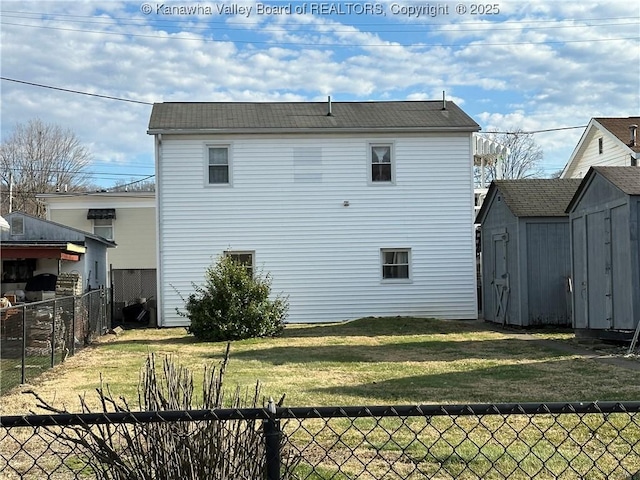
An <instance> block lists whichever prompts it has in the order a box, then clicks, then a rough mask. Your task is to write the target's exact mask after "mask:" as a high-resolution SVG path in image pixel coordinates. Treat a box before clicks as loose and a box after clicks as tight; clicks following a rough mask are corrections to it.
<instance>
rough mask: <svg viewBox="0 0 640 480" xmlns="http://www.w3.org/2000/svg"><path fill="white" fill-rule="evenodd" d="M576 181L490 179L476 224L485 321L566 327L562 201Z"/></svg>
mask: <svg viewBox="0 0 640 480" xmlns="http://www.w3.org/2000/svg"><path fill="white" fill-rule="evenodd" d="M579 185H580V179H515V180H496V181H494V182H492V183H491V186H490V187H489V191H488V193H487V197H486V199H485V201H484V203H483V204H482V208H481V209H480V212H479V213H478V217H477V219H476V223H479V224H481V259H482V261H481V264H482V306H483V316H484V319H485V320H489V321H492V322H497V323H501V324H503V325H515V326H521V327H530V326H539V325H570V324H571V300H570V296H569V291H568V282H569V280H568V279H569V276H570V272H571V257H570V254H569V217H568V215H567V213H566V212H565V209H566V208H567V205H568V203H569V201H570V200H571V198H572V197H573V195H574V193H575V191H576V189H577V188H578V186H579Z"/></svg>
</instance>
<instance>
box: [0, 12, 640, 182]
mask: <svg viewBox="0 0 640 480" xmlns="http://www.w3.org/2000/svg"><path fill="white" fill-rule="evenodd" d="M0 8H1V14H2V16H1V20H0V22H1V39H0V45H1V47H0V48H1V52H0V53H1V70H2V76H3V77H6V78H9V79H15V80H20V81H25V82H31V83H37V84H42V85H49V86H53V87H58V88H63V89H69V90H76V91H79V92H88V93H93V94H98V95H105V96H113V97H119V98H123V99H130V100H135V101H137V102H146V103H153V102H162V101H305V100H326V98H327V95H331V96H332V99H333V100H334V101H365V100H405V99H414V100H415V99H440V98H441V97H442V92H443V91H445V92H446V95H447V98H448V99H449V100H452V101H455V102H456V103H457V104H458V105H459V106H461V107H462V108H463V109H464V110H465V111H466V112H467V113H468V114H469V115H470V116H471V117H473V118H474V120H475V121H476V122H478V123H479V124H480V126H481V127H482V129H483V131H489V130H499V131H510V130H514V129H517V128H521V129H523V130H525V131H540V130H553V129H559V128H565V127H578V126H583V125H586V124H587V123H588V122H589V119H590V118H592V117H598V116H631V115H638V114H639V113H640V3H636V2H630V1H627V0H616V1H613V0H609V1H607V0H604V1H592V0H581V1H557V0H532V1H520V0H508V1H500V2H496V3H484V4H474V3H471V2H414V1H412V2H407V1H387V0H383V1H379V2H355V1H354V2H272V1H271V2H270V1H265V2H255V1H236V2H233V1H225V2H214V1H211V2H197V1H172V2H144V1H140V2H118V1H107V0H104V1H101V2H98V1H93V0H91V1H84V2H60V1H42V0H41V1H31V2H11V1H3V2H2V4H1V6H0ZM249 8H250V10H249ZM268 10H271V11H270V12H269V11H268ZM296 12H298V13H296ZM0 87H1V100H2V107H1V108H2V111H1V118H0V120H1V122H2V125H1V130H2V136H3V138H5V136H6V135H7V134H8V133H10V132H11V130H12V128H13V126H14V125H15V124H16V123H18V122H27V121H28V120H29V119H31V118H34V117H38V118H40V119H41V120H43V121H45V122H49V123H55V124H58V125H61V126H63V127H65V128H70V129H71V130H73V131H74V132H75V133H76V134H77V136H78V137H79V139H80V140H81V142H82V143H83V144H85V145H86V146H87V147H88V148H89V149H90V150H91V152H92V153H93V156H94V163H93V165H92V172H93V173H94V181H95V182H96V183H97V184H100V185H102V186H105V187H107V186H109V185H112V184H113V183H114V182H116V181H124V180H129V179H130V178H131V179H135V178H142V177H144V176H147V175H152V174H153V143H152V140H151V138H150V137H149V136H148V135H147V134H146V129H147V124H148V120H149V114H150V112H151V107H150V105H147V104H145V103H131V102H122V101H116V100H108V99H104V98H99V97H90V96H86V95H80V94H73V93H69V92H63V91H58V90H51V89H46V88H40V87H35V86H30V85H26V84H23V83H16V82H11V81H7V80H3V81H2V82H1V83H0ZM582 132H583V129H581V128H576V129H570V130H557V131H551V132H541V133H536V134H535V137H534V138H535V140H536V141H537V143H538V144H539V145H540V146H541V147H542V148H543V151H544V164H543V167H544V169H545V172H546V173H547V174H551V173H553V172H555V171H557V170H559V169H561V168H562V167H563V166H564V164H565V163H566V161H567V160H568V158H569V156H570V155H571V152H572V151H573V148H574V147H575V146H576V144H577V143H578V141H579V139H580V135H581V134H582Z"/></svg>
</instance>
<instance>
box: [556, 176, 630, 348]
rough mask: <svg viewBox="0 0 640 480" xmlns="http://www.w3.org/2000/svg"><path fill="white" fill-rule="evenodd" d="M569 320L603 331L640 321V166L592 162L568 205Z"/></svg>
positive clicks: (583, 330) (581, 330) (588, 330)
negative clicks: (570, 256) (600, 164)
mask: <svg viewBox="0 0 640 480" xmlns="http://www.w3.org/2000/svg"><path fill="white" fill-rule="evenodd" d="M567 212H568V213H569V215H570V219H571V238H572V256H573V304H574V309H573V310H574V316H573V326H574V328H575V329H576V333H577V334H587V335H588V334H592V335H596V336H599V337H605V336H607V335H608V334H610V333H613V332H618V331H621V330H622V331H624V330H626V331H631V330H633V329H635V328H636V327H637V326H638V323H640V168H639V167H592V168H591V169H590V170H589V171H588V173H587V175H586V176H585V178H584V180H583V181H582V183H581V184H580V187H579V188H578V190H577V191H576V194H575V196H574V197H573V199H572V200H571V202H570V203H569V205H568V207H567Z"/></svg>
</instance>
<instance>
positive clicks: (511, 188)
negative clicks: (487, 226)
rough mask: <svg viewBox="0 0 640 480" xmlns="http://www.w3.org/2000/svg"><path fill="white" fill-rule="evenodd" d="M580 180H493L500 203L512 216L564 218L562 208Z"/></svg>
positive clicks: (570, 197)
mask: <svg viewBox="0 0 640 480" xmlns="http://www.w3.org/2000/svg"><path fill="white" fill-rule="evenodd" d="M581 181H582V180H581V179H579V178H531V179H519V180H496V181H494V182H493V184H492V187H494V185H495V188H497V189H498V190H499V191H500V193H501V194H502V197H503V198H504V202H505V203H506V204H507V206H508V207H509V209H510V210H511V212H512V213H513V214H514V215H515V216H516V217H565V216H567V213H566V212H565V209H566V208H567V205H569V202H570V201H571V199H572V198H573V195H574V194H575V193H576V190H577V189H578V187H579V186H580V182H581Z"/></svg>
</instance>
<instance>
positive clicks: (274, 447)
mask: <svg viewBox="0 0 640 480" xmlns="http://www.w3.org/2000/svg"><path fill="white" fill-rule="evenodd" d="M267 411H268V412H269V418H267V419H265V420H263V427H264V440H265V447H266V448H265V457H266V458H265V460H266V464H265V474H266V479H267V480H280V464H281V459H280V443H281V438H282V432H281V431H280V420H279V419H277V418H276V417H275V415H276V412H277V410H276V404H275V402H274V401H273V398H270V399H269V405H267Z"/></svg>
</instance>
